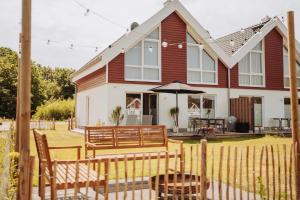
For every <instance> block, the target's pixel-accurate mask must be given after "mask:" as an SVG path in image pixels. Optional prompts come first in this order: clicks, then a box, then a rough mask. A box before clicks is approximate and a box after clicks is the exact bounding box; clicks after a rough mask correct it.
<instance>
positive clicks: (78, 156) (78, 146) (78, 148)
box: [48, 145, 82, 160]
mask: <svg viewBox="0 0 300 200" xmlns="http://www.w3.org/2000/svg"><path fill="white" fill-rule="evenodd" d="M48 148H49V150H51V149H53V150H55V149H77V159H78V160H79V159H80V149H81V148H82V146H80V145H77V146H76V145H75V146H64V147H59V146H57V147H48Z"/></svg>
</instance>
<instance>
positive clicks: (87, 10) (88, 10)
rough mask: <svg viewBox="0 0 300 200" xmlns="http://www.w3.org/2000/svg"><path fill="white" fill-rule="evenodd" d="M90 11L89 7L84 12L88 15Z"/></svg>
mask: <svg viewBox="0 0 300 200" xmlns="http://www.w3.org/2000/svg"><path fill="white" fill-rule="evenodd" d="M89 13H90V9H88V8H87V9H86V11H85V13H84V16H88V15H89Z"/></svg>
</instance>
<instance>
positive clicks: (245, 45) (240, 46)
mask: <svg viewBox="0 0 300 200" xmlns="http://www.w3.org/2000/svg"><path fill="white" fill-rule="evenodd" d="M274 28H276V29H277V31H278V32H279V33H280V34H281V35H282V37H283V40H284V44H285V46H287V34H288V30H287V28H286V26H285V25H284V24H283V23H282V22H281V20H280V19H279V18H278V17H274V18H272V19H270V20H268V21H266V22H264V23H260V24H256V25H254V26H251V27H249V28H247V29H245V32H244V33H241V31H240V32H239V33H238V32H236V33H233V34H229V35H227V36H224V37H221V38H219V39H217V41H219V45H220V46H221V47H222V48H223V50H224V51H225V52H226V53H227V54H228V55H230V54H231V57H230V62H229V63H227V66H229V67H230V68H232V67H234V66H235V65H236V64H237V63H238V62H239V61H240V60H241V59H242V58H243V57H244V56H245V55H246V54H247V53H248V52H249V51H250V50H251V49H253V48H254V47H255V46H256V45H257V44H258V43H259V42H260V41H261V40H263V39H264V37H265V36H266V35H267V34H268V33H269V32H270V31H272V30H273V29H274ZM243 34H245V35H243ZM230 37H232V38H230ZM225 38H226V39H227V40H231V39H233V40H235V41H234V42H235V45H237V46H234V47H229V45H230V43H229V41H227V44H225ZM229 38H230V39H229ZM245 38H247V41H246V40H245ZM222 40H223V41H224V44H222V42H221V41H222ZM243 40H244V41H243ZM230 51H231V53H230ZM233 51H234V52H233ZM296 52H297V56H298V58H297V59H299V58H300V56H299V52H300V44H299V42H298V41H296Z"/></svg>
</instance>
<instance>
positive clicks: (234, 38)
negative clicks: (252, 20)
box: [216, 18, 271, 56]
mask: <svg viewBox="0 0 300 200" xmlns="http://www.w3.org/2000/svg"><path fill="white" fill-rule="evenodd" d="M270 19H271V18H270ZM269 21H270V20H267V21H264V22H261V23H258V24H255V25H252V26H250V27H247V28H245V29H242V30H241V31H236V32H234V33H231V34H228V35H225V36H223V37H220V38H218V39H216V42H217V44H218V45H219V46H220V47H222V49H223V50H224V51H225V53H226V54H227V55H229V56H232V54H234V53H235V52H236V51H237V50H239V49H240V48H241V47H242V46H244V44H245V43H246V42H247V41H248V39H250V38H252V37H253V36H254V35H255V34H256V33H257V32H259V31H260V29H261V28H262V27H263V26H264V25H265V24H266V23H267V22H269ZM231 42H232V43H231Z"/></svg>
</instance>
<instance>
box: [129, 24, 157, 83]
mask: <svg viewBox="0 0 300 200" xmlns="http://www.w3.org/2000/svg"><path fill="white" fill-rule="evenodd" d="M159 55H160V39H159V28H157V29H155V30H154V31H153V32H152V33H150V34H149V35H148V36H147V37H146V38H145V39H144V40H142V41H141V42H139V43H138V44H136V45H135V46H134V47H132V48H131V49H129V50H128V51H126V52H125V80H129V81H160V61H159Z"/></svg>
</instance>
